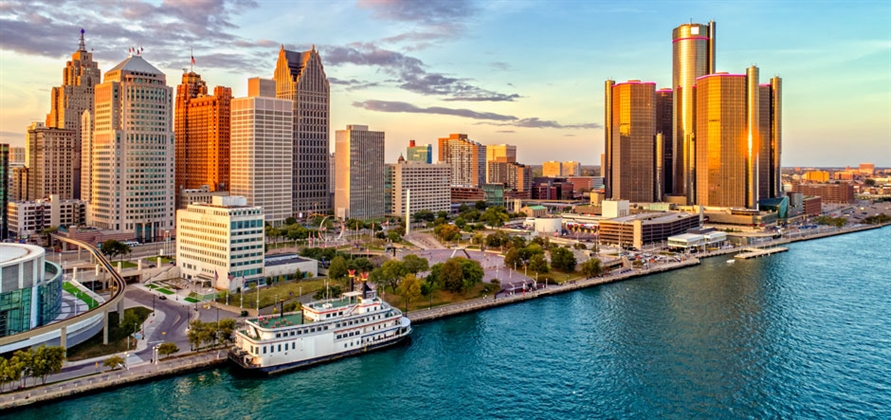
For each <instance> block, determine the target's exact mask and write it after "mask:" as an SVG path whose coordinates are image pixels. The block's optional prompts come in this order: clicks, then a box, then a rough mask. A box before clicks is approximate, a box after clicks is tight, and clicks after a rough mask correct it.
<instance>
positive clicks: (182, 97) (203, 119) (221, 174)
mask: <svg viewBox="0 0 891 420" xmlns="http://www.w3.org/2000/svg"><path fill="white" fill-rule="evenodd" d="M231 103H232V89H230V88H227V87H222V86H217V87H216V88H214V90H213V95H208V94H207V84H206V83H205V82H204V80H201V75H199V74H197V73H195V72H192V71H190V72H187V73H184V74H183V78H182V83H181V84H180V85H179V86H177V87H176V120H175V124H176V125H175V130H174V133H175V134H176V189H177V194H178V193H179V190H180V189H196V188H201V186H202V185H206V186H208V187H209V188H210V190H211V191H227V190H228V189H229V136H230V133H229V132H230V121H229V115H230V107H231Z"/></svg>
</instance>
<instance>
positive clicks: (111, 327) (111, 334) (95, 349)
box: [68, 306, 152, 361]
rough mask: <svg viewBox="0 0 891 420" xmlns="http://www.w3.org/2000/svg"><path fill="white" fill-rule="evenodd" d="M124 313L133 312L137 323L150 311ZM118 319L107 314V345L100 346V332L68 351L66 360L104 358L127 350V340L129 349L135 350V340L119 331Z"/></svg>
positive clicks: (115, 314) (114, 314)
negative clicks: (137, 320)
mask: <svg viewBox="0 0 891 420" xmlns="http://www.w3.org/2000/svg"><path fill="white" fill-rule="evenodd" d="M125 312H126V313H131V312H134V313H136V315H137V316H138V317H139V322H140V323H142V322H145V320H146V318H148V316H149V314H151V313H152V310H151V309H149V308H143V307H141V306H138V307H135V308H130V309H127V310H125ZM119 324H120V318H119V317H118V314H117V312H109V313H108V344H106V345H103V344H102V332H100V333H99V334H96V335H95V336H93V337H92V338H90V339H89V340H87V341H84V342H83V343H80V344H78V345H76V346H74V347H71V348H69V349H68V360H69V361H75V360H82V359H89V358H92V357H98V356H104V355H106V354H113V353H118V352H122V351H126V350H127V340H128V339H129V340H130V349H131V350H132V349H134V348H136V340H134V339H132V338H131V337H128V336H127V335H126V334H125V333H124V331H122V330H121V329H120V326H119Z"/></svg>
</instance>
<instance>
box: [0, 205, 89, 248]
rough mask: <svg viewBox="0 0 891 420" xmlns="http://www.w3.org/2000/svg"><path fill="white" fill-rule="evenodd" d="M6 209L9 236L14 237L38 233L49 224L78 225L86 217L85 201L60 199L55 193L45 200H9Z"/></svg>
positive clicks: (18, 237) (58, 225)
mask: <svg viewBox="0 0 891 420" xmlns="http://www.w3.org/2000/svg"><path fill="white" fill-rule="evenodd" d="M6 209H7V214H8V215H9V237H10V238H15V239H23V238H27V237H29V236H31V235H36V234H39V233H40V231H42V230H44V229H46V228H48V227H51V226H56V227H61V226H71V225H75V226H79V225H82V224H83V223H84V220H85V217H86V203H84V202H83V201H81V200H73V199H66V200H62V199H60V198H59V196H57V195H55V194H53V195H51V196H50V197H49V199H45V200H44V199H41V200H37V201H10V202H9V203H8V204H7V206H6Z"/></svg>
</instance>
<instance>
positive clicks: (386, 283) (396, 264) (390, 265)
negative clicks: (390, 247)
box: [375, 260, 408, 292]
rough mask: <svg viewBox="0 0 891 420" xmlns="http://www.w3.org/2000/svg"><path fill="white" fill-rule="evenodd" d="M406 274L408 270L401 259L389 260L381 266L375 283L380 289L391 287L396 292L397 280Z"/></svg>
mask: <svg viewBox="0 0 891 420" xmlns="http://www.w3.org/2000/svg"><path fill="white" fill-rule="evenodd" d="M375 271H377V270H375ZM406 274H408V271H407V269H406V267H405V264H403V263H402V262H401V261H396V260H389V261H387V262H385V263H384V264H383V265H382V266H381V268H380V273H379V275H378V277H377V283H375V284H377V285H378V286H379V287H381V288H382V289H385V288H387V287H389V288H391V289H393V292H396V287H397V286H398V285H399V280H400V279H402V277H403V276H405V275H406Z"/></svg>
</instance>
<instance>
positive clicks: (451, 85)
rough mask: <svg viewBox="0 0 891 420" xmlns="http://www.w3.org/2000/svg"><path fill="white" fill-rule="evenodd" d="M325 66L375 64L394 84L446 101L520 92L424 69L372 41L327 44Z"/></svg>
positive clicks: (503, 98) (494, 98) (502, 98)
mask: <svg viewBox="0 0 891 420" xmlns="http://www.w3.org/2000/svg"><path fill="white" fill-rule="evenodd" d="M322 54H323V55H322V59H323V60H324V61H325V63H326V64H327V65H329V66H339V65H345V64H352V65H356V66H366V67H376V68H378V69H380V70H381V71H383V72H385V73H387V74H389V75H391V76H393V77H395V78H396V84H397V86H399V87H400V88H402V89H405V90H407V91H409V92H414V93H419V94H422V95H436V96H448V98H446V99H445V100H447V101H487V102H512V101H514V100H515V99H519V98H520V97H521V96H520V95H518V94H516V93H512V94H507V93H500V92H494V91H490V90H487V89H483V88H481V87H479V86H475V85H473V84H471V83H469V81H468V79H462V78H457V77H451V76H447V75H445V74H442V73H435V72H428V71H427V70H426V69H425V65H424V62H423V61H421V60H420V59H418V58H415V57H411V56H408V55H405V54H402V53H400V52H396V51H392V50H387V49H383V48H379V47H378V46H376V45H375V44H373V43H354V44H350V45H347V46H330V47H327V48H326V49H325V50H324V51H323V52H322Z"/></svg>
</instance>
